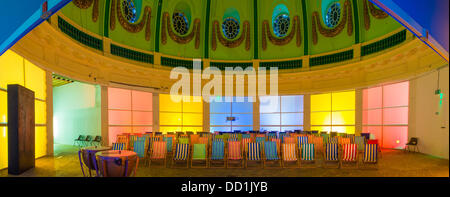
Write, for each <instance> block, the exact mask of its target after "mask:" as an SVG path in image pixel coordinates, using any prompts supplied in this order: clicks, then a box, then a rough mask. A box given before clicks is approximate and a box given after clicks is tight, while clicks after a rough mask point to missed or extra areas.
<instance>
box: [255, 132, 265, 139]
mask: <svg viewBox="0 0 450 197" xmlns="http://www.w3.org/2000/svg"><path fill="white" fill-rule="evenodd" d="M258 137H260V138H264V141H266V140H265V139H266V134H261V133H260V134H256V138H258Z"/></svg>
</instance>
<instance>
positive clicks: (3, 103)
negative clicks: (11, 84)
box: [0, 90, 8, 123]
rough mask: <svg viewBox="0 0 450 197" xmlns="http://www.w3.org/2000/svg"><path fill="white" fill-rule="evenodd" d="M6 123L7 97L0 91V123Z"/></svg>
mask: <svg viewBox="0 0 450 197" xmlns="http://www.w3.org/2000/svg"><path fill="white" fill-rule="evenodd" d="M2 122H3V123H7V122H8V95H7V93H6V92H4V91H2V90H0V123H2Z"/></svg>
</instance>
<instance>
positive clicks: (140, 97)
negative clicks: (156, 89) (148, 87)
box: [132, 91, 153, 111]
mask: <svg viewBox="0 0 450 197" xmlns="http://www.w3.org/2000/svg"><path fill="white" fill-rule="evenodd" d="M132 94H133V95H132V98H133V110H138V111H152V101H153V94H152V93H149V92H141V91H133V93H132Z"/></svg>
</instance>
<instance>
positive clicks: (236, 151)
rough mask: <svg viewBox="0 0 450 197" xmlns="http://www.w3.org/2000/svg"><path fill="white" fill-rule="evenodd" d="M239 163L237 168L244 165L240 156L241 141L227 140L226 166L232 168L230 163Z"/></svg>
mask: <svg viewBox="0 0 450 197" xmlns="http://www.w3.org/2000/svg"><path fill="white" fill-rule="evenodd" d="M235 163H236V164H239V166H238V167H239V168H243V167H244V158H243V157H242V148H241V142H239V141H235V142H228V155H227V167H228V168H233V167H234V166H233V165H230V164H235Z"/></svg>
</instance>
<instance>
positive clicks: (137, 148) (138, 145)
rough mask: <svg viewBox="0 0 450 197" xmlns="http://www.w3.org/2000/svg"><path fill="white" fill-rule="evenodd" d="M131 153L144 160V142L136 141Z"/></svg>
mask: <svg viewBox="0 0 450 197" xmlns="http://www.w3.org/2000/svg"><path fill="white" fill-rule="evenodd" d="M133 152H135V153H136V154H137V155H138V156H139V157H140V158H144V157H145V156H146V155H145V153H146V150H145V140H136V141H135V142H134V144H133Z"/></svg>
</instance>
